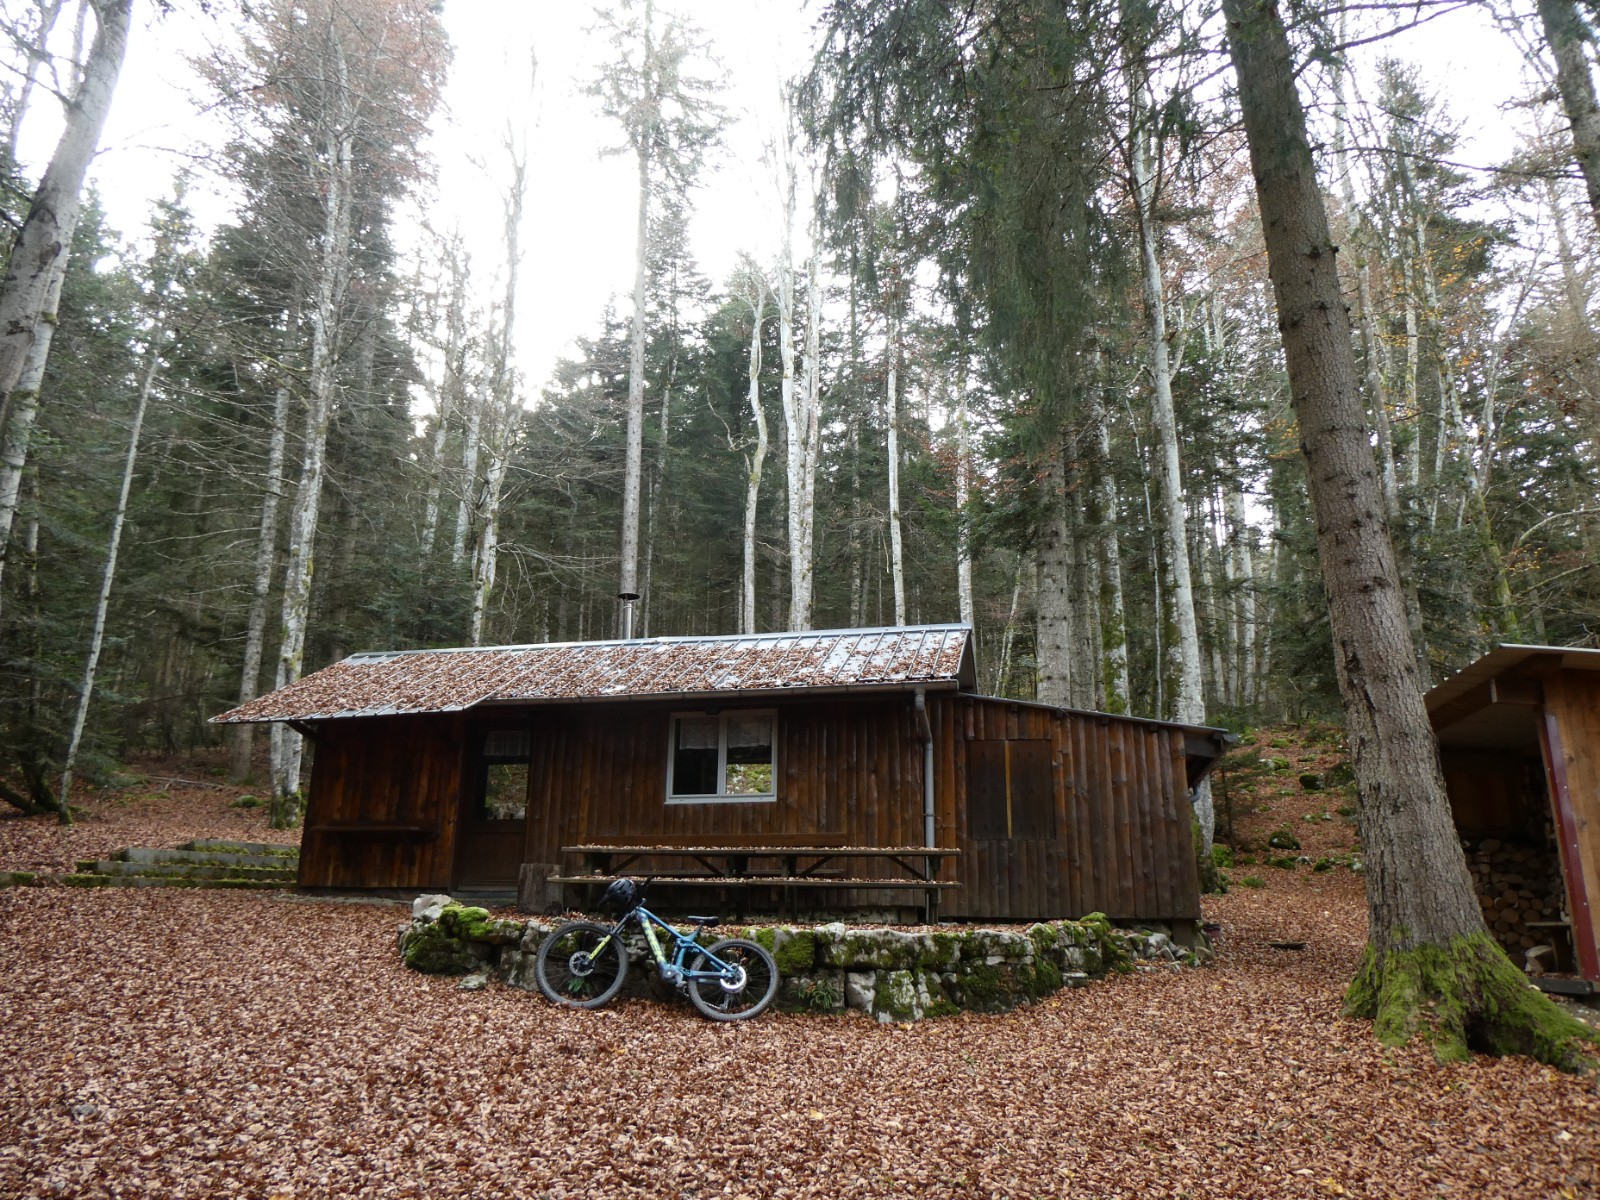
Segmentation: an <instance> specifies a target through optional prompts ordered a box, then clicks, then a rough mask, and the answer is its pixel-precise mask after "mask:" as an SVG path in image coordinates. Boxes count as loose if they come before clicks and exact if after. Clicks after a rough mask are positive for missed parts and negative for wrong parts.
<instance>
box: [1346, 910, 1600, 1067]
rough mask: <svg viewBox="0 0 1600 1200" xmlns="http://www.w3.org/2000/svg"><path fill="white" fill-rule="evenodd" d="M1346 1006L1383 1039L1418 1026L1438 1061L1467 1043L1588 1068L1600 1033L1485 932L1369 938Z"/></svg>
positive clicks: (1395, 1041)
mask: <svg viewBox="0 0 1600 1200" xmlns="http://www.w3.org/2000/svg"><path fill="white" fill-rule="evenodd" d="M1344 1014H1345V1016H1347V1017H1365V1018H1368V1019H1370V1020H1372V1022H1373V1031H1374V1032H1375V1033H1376V1034H1377V1036H1378V1040H1379V1041H1380V1042H1382V1043H1383V1044H1384V1045H1386V1046H1402V1045H1404V1044H1406V1043H1407V1042H1409V1041H1410V1040H1411V1039H1412V1038H1413V1037H1414V1036H1417V1035H1418V1034H1421V1035H1422V1036H1424V1037H1426V1038H1427V1039H1428V1040H1429V1041H1430V1042H1431V1043H1432V1044H1433V1052H1434V1056H1435V1057H1436V1058H1437V1059H1438V1060H1439V1061H1440V1062H1454V1061H1462V1060H1465V1059H1467V1058H1470V1057H1471V1054H1472V1051H1474V1050H1478V1051H1482V1052H1483V1053H1485V1054H1494V1055H1504V1054H1525V1055H1527V1056H1528V1057H1529V1058H1534V1059H1537V1060H1538V1061H1540V1062H1543V1063H1549V1064H1550V1065H1551V1066H1554V1067H1559V1068H1561V1069H1562V1070H1564V1071H1580V1070H1587V1069H1592V1068H1593V1067H1594V1066H1595V1062H1594V1060H1593V1058H1592V1057H1591V1053H1592V1047H1593V1046H1594V1045H1595V1044H1596V1043H1597V1042H1600V1035H1597V1034H1596V1032H1595V1031H1594V1030H1592V1029H1590V1028H1589V1027H1588V1026H1587V1025H1585V1024H1584V1023H1583V1022H1581V1021H1578V1020H1576V1019H1574V1018H1573V1017H1570V1016H1568V1015H1567V1014H1566V1013H1564V1012H1562V1011H1561V1009H1560V1008H1558V1007H1557V1006H1556V1005H1555V1004H1554V1003H1553V1002H1552V1001H1551V1000H1550V998H1549V997H1548V996H1546V995H1545V994H1544V993H1543V992H1540V991H1539V990H1538V989H1536V988H1534V987H1533V986H1532V985H1531V984H1529V982H1528V980H1527V979H1526V977H1524V976H1523V974H1522V972H1521V971H1519V970H1517V968H1516V967H1515V966H1514V965H1513V964H1512V962H1511V960H1510V959H1509V958H1507V957H1506V955H1505V952H1504V951H1503V950H1501V949H1500V946H1499V944H1498V943H1496V942H1495V941H1494V939H1493V938H1491V937H1490V936H1489V935H1488V934H1487V933H1481V934H1473V935H1472V936H1470V937H1460V938H1456V939H1455V940H1454V941H1452V942H1450V943H1449V944H1448V945H1445V946H1436V945H1421V946H1416V947H1413V948H1412V949H1409V950H1390V951H1388V952H1387V953H1385V954H1384V955H1383V956H1382V959H1381V960H1380V959H1379V956H1378V954H1377V953H1376V952H1375V951H1374V950H1373V948H1372V947H1371V946H1370V945H1369V946H1368V947H1367V950H1366V953H1365V954H1364V955H1363V956H1362V959H1361V968H1360V970H1359V971H1357V972H1356V977H1355V980H1354V981H1353V982H1352V983H1351V984H1350V987H1349V990H1348V991H1346V992H1345V998H1344Z"/></svg>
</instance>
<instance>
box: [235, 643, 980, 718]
mask: <svg viewBox="0 0 1600 1200" xmlns="http://www.w3.org/2000/svg"><path fill="white" fill-rule="evenodd" d="M923 686H935V687H950V688H957V687H960V688H967V689H971V688H974V687H975V686H976V672H975V670H974V667H973V657H972V629H971V627H970V626H967V625H922V626H912V627H906V628H895V629H834V630H822V631H807V632H802V633H763V634H752V635H730V636H726V637H677V638H673V637H664V638H648V639H644V640H636V641H627V642H619V641H610V642H560V643H549V644H544V645H534V646H482V647H465V648H461V649H454V650H401V651H392V652H375V653H365V654H353V655H351V656H350V657H349V658H347V659H345V660H344V661H342V662H337V663H334V664H333V665H332V666H330V667H325V668H323V669H322V670H320V671H317V672H315V673H314V674H311V675H307V676H306V677H305V678H304V679H301V680H299V681H298V682H295V683H291V684H289V685H288V686H287V687H283V688H279V689H278V690H277V691H275V692H271V693H269V694H267V695H265V696H261V697H258V698H257V699H255V700H252V701H250V702H249V703H248V704H242V705H240V706H239V707H238V708H235V709H233V710H232V711H230V712H225V713H223V714H222V715H221V716H219V717H214V718H212V720H213V721H215V722H218V723H221V724H238V723H243V722H249V721H324V720H332V719H335V718H342V717H375V716H392V715H398V714H405V713H431V712H458V711H460V710H462V709H466V708H472V707H474V706H475V705H479V704H492V703H538V702H543V701H552V700H603V699H611V698H618V699H621V698H629V699H635V698H643V697H658V698H659V697H674V696H703V695H706V694H710V693H717V694H726V693H735V694H749V693H754V694H757V695H760V694H770V693H773V692H801V693H804V692H838V691H856V690H874V689H876V690H884V689H906V688H911V687H923Z"/></svg>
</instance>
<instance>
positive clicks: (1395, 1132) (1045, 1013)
mask: <svg viewBox="0 0 1600 1200" xmlns="http://www.w3.org/2000/svg"><path fill="white" fill-rule="evenodd" d="M1264 790H1270V789H1264ZM184 795H187V797H188V799H187V801H186V802H187V803H188V804H189V805H190V806H191V807H192V808H193V809H194V810H195V811H194V813H193V824H194V827H195V833H198V832H202V831H205V830H209V828H210V826H209V825H207V822H208V821H211V820H213V819H217V818H218V817H219V811H213V810H226V802H227V797H226V795H225V794H216V793H215V789H205V790H198V791H195V792H193V793H187V794H184ZM1274 795H1277V793H1274ZM1279 798H1280V799H1281V797H1279ZM1290 800H1291V802H1292V803H1297V802H1298V801H1295V800H1294V798H1293V797H1290ZM1276 803H1277V800H1276V799H1274V800H1271V801H1268V800H1263V801H1262V802H1261V805H1262V806H1266V807H1268V808H1269V809H1272V811H1269V812H1268V813H1265V814H1258V815H1259V817H1260V818H1261V819H1262V820H1270V821H1271V822H1274V823H1276V822H1278V821H1279V820H1280V819H1281V814H1279V813H1278V812H1277V811H1276V810H1275V809H1273V805H1274V804H1276ZM1292 803H1291V806H1292ZM90 818H91V819H90V820H88V821H86V822H85V825H84V826H82V827H80V828H88V827H92V826H99V827H100V832H102V833H104V834H105V835H106V836H108V837H109V838H110V840H111V841H119V837H118V836H117V835H116V829H117V827H118V824H119V822H118V819H117V815H116V810H115V808H114V806H112V807H110V808H108V807H106V806H104V805H101V806H99V807H98V808H96V809H95V812H93V813H91V814H90ZM147 819H149V818H148V816H141V817H140V818H139V820H141V821H143V820H147ZM165 819H166V818H163V820H165ZM1243 824H1244V823H1243V822H1241V825H1243ZM1319 824H1321V825H1324V826H1325V825H1329V824H1332V823H1321V822H1319ZM21 826H27V827H30V832H29V834H28V836H27V837H24V838H20V839H19V838H18V837H17V828H18V827H21ZM33 827H37V828H36V830H35V829H34V828H33ZM51 828H52V827H50V826H49V825H48V824H47V822H44V821H39V820H37V819H34V820H29V821H15V820H11V821H0V829H3V830H4V833H0V847H5V848H7V849H6V851H5V855H4V857H9V854H10V850H9V848H10V847H13V846H15V845H18V844H24V845H27V846H30V847H33V848H32V849H31V850H29V851H28V853H31V854H34V855H36V856H37V855H38V854H40V853H41V851H40V849H39V845H38V844H39V843H48V842H50V841H51V839H52V838H53V837H55V836H56V835H55V834H53V833H52V831H51ZM195 833H188V832H180V833H179V834H169V835H166V836H165V839H164V840H165V841H166V842H167V843H169V844H170V843H171V842H172V841H175V840H182V837H184V836H194V835H195ZM77 836H83V835H82V834H79V835H77ZM142 836H143V835H138V836H128V837H122V838H120V844H126V842H128V841H138V840H140V838H141V837H142ZM230 836H242V835H241V834H237V833H235V834H231V835H230ZM76 853H77V851H76V850H74V851H72V854H76ZM4 857H0V869H10V868H12V867H13V866H17V867H20V866H21V865H22V864H20V863H19V864H12V863H9V862H6V861H4ZM67 857H69V858H70V857H71V854H69V855H68V856H67ZM1239 873H1240V872H1238V871H1235V872H1234V874H1235V875H1237V874H1239ZM1263 875H1264V877H1265V878H1266V886H1265V887H1263V888H1259V889H1246V888H1241V887H1235V888H1234V890H1233V891H1232V892H1230V893H1229V894H1228V895H1226V896H1220V897H1213V898H1210V899H1209V900H1208V913H1209V914H1210V916H1211V917H1212V919H1214V920H1216V921H1218V922H1220V924H1221V925H1222V936H1221V938H1220V942H1219V951H1220V953H1219V957H1218V961H1217V963H1216V965H1215V966H1214V967H1211V968H1208V969H1205V970H1200V971H1183V972H1176V971H1151V972H1148V973H1142V974H1137V975H1132V976H1126V977H1120V978H1116V979H1112V980H1108V981H1105V982H1102V983H1097V984H1095V985H1094V986H1092V987H1090V988H1087V989H1083V990H1080V991H1069V992H1066V993H1063V994H1061V995H1060V996H1059V997H1056V998H1054V999H1051V1000H1048V1001H1046V1002H1045V1003H1043V1004H1041V1005H1039V1006H1037V1007H1034V1008H1031V1009H1028V1010H1024V1011H1020V1012H1016V1013H1013V1014H1010V1015H1005V1016H963V1017H955V1018H949V1019H945V1020H939V1021H928V1022H924V1023H922V1024H920V1025H917V1026H912V1027H905V1028H898V1027H879V1026H877V1025H874V1024H872V1023H871V1022H869V1021H867V1020H865V1019H857V1018H829V1017H799V1016H783V1015H779V1014H771V1015H767V1016H764V1017H762V1018H760V1019H759V1020H757V1021H754V1022H752V1023H750V1024H748V1025H740V1026H731V1027H730V1026H719V1025H714V1024H712V1023H710V1022H707V1021H704V1020H702V1019H701V1018H699V1017H697V1016H696V1015H695V1014H694V1013H693V1012H691V1011H690V1010H689V1009H688V1007H687V1006H686V1005H684V1006H675V1005H663V1004H657V1003H651V1002H645V1001H639V1002H630V1003H623V1004H618V1005H616V1006H615V1007H613V1008H611V1009H608V1010H605V1011H602V1012H599V1013H572V1012H565V1011H558V1010H555V1009H552V1008H551V1007H550V1006H548V1005H547V1004H545V1003H544V1002H543V1001H542V1000H540V999H539V998H538V997H537V996H535V995H531V994H529V993H526V992H520V991H515V990H511V989H507V988H501V987H491V988H490V989H489V990H487V991H484V992H479V993H466V992H461V991H458V990H457V989H456V987H455V984H454V981H453V980H450V979H440V978H431V977H426V976H421V975H417V974H415V973H412V972H410V971H407V970H405V969H404V968H403V967H401V966H400V965H399V963H398V961H397V959H396V956H395V953H394V943H393V935H394V932H395V929H396V927H397V926H398V924H399V922H400V921H401V919H402V918H403V916H404V913H403V910H401V909H399V908H394V907H373V906H357V905H348V904H335V903H329V902H321V901H309V900H302V899H292V898H286V897H283V896H278V895H271V894H240V893H229V892H187V891H99V892H73V891H67V890H61V889H49V888H26V889H20V888H19V889H10V890H7V891H0V962H3V963H4V969H3V971H0V1015H3V1020H4V1024H5V1028H6V1031H7V1035H8V1036H7V1050H8V1060H7V1062H6V1064H5V1069H4V1070H3V1071H0V1196H6V1197H10V1196H18V1197H34V1196H41V1197H45V1196H162V1197H167V1196H171V1197H181V1196H193V1197H211V1196H230V1195H240V1196H253V1197H272V1196H279V1197H309V1196H340V1197H343V1196H375V1197H376V1196H417V1197H450V1196H462V1197H479V1196H494V1197H500V1196H507V1197H514V1196H527V1197H536V1196H550V1197H563V1196H565V1197H576V1196H585V1197H590V1196H626V1195H638V1196H696V1197H711V1196H741V1195H742V1196H817V1197H825V1196H873V1197H883V1196H928V1197H945V1196H952V1197H955V1196H961V1197H968V1196H970V1197H979V1196H982V1197H990V1196H1005V1197H1019V1198H1020V1197H1046V1196H1081V1197H1146V1196H1185V1195H1186V1196H1192V1197H1273V1198H1277V1197H1300V1196H1307V1197H1309V1196H1338V1195H1352V1196H1373V1197H1396V1196H1404V1197H1412V1196H1417V1197H1420V1196H1428V1197H1438V1196H1463V1197H1465V1196H1471V1197H1474V1198H1475V1200H1476V1198H1489V1197H1508V1198H1510V1197H1517V1198H1522V1197H1567V1198H1569V1200H1576V1198H1577V1197H1590V1196H1595V1195H1600V1093H1597V1088H1596V1082H1595V1080H1594V1079H1593V1078H1574V1077H1570V1076H1562V1075H1558V1074H1556V1073H1555V1072H1552V1071H1550V1070H1547V1069H1545V1068H1543V1067H1539V1066H1537V1065H1534V1064H1532V1063H1530V1062H1528V1061H1526V1060H1520V1059H1512V1060H1503V1061H1495V1060H1491V1059H1486V1058H1479V1059H1476V1060H1475V1061H1473V1062H1471V1063H1469V1064H1464V1065H1459V1066H1451V1067H1439V1066H1436V1065H1435V1064H1434V1063H1433V1061H1432V1059H1431V1057H1430V1056H1429V1055H1428V1054H1427V1053H1426V1051H1423V1050H1405V1051H1400V1052H1394V1051H1387V1050H1384V1049H1383V1048H1381V1047H1380V1046H1378V1045H1377V1044H1376V1043H1375V1042H1374V1041H1373V1040H1372V1037H1371V1034H1370V1030H1369V1029H1368V1028H1367V1027H1366V1026H1364V1025H1362V1024H1359V1023H1356V1022H1349V1021H1344V1020H1341V1019H1340V1018H1339V1016H1338V1007H1339V995H1340V989H1341V987H1342V985H1343V983H1344V981H1345V980H1346V979H1347V978H1348V977H1349V975H1350V974H1351V972H1352V970H1353V967H1354V963H1355V959H1356V954H1357V952H1358V950H1359V947H1360V944H1361V938H1362V934H1363V911H1364V909H1363V902H1362V897H1361V880H1360V878H1359V877H1358V876H1355V875H1352V874H1351V873H1350V871H1349V870H1347V869H1337V870H1333V871H1329V872H1327V873H1324V874H1313V873H1311V872H1309V871H1308V870H1306V869H1305V868H1303V867H1302V868H1300V869H1299V870H1296V871H1289V870H1284V869H1281V868H1269V869H1268V870H1266V871H1264V872H1263ZM1282 940H1291V941H1305V942H1306V943H1307V946H1306V948H1305V949H1304V950H1302V951H1287V950H1275V949H1272V948H1270V947H1269V946H1268V944H1267V943H1268V942H1270V941H1282Z"/></svg>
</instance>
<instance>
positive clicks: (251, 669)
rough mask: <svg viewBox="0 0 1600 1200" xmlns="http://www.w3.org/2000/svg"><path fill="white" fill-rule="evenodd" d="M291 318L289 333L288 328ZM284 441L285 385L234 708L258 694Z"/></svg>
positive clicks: (238, 776)
mask: <svg viewBox="0 0 1600 1200" xmlns="http://www.w3.org/2000/svg"><path fill="white" fill-rule="evenodd" d="M294 324H295V320H294V318H293V317H292V316H291V318H290V320H289V327H290V328H293V327H294ZM288 440H289V385H288V384H287V383H280V384H279V385H278V387H277V388H276V390H275V391H274V394H273V402H272V433H271V436H270V438H269V440H268V443H267V473H266V477H265V478H264V479H263V480H262V489H263V490H262V495H261V524H260V529H259V530H258V532H257V534H256V570H255V579H254V581H253V582H252V585H251V589H250V614H249V617H248V619H247V620H246V622H245V634H244V663H243V666H242V668H241V670H240V672H239V703H240V704H248V703H249V702H250V701H252V700H254V699H255V698H256V695H257V694H258V693H259V691H260V690H261V655H262V651H263V648H264V644H265V642H266V635H267V600H268V597H269V596H270V594H271V592H272V571H273V567H275V566H276V565H277V559H278V502H279V500H280V499H281V498H282V496H283V460H284V455H285V447H286V446H287V444H288ZM255 730H256V727H255V726H254V725H253V724H251V723H249V722H245V723H242V724H239V725H235V726H234V727H233V746H232V758H231V762H230V765H229V776H230V777H231V778H232V779H233V781H234V782H235V783H242V782H244V780H246V779H247V778H249V776H250V771H251V765H250V759H251V756H252V754H253V753H254V745H255Z"/></svg>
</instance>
